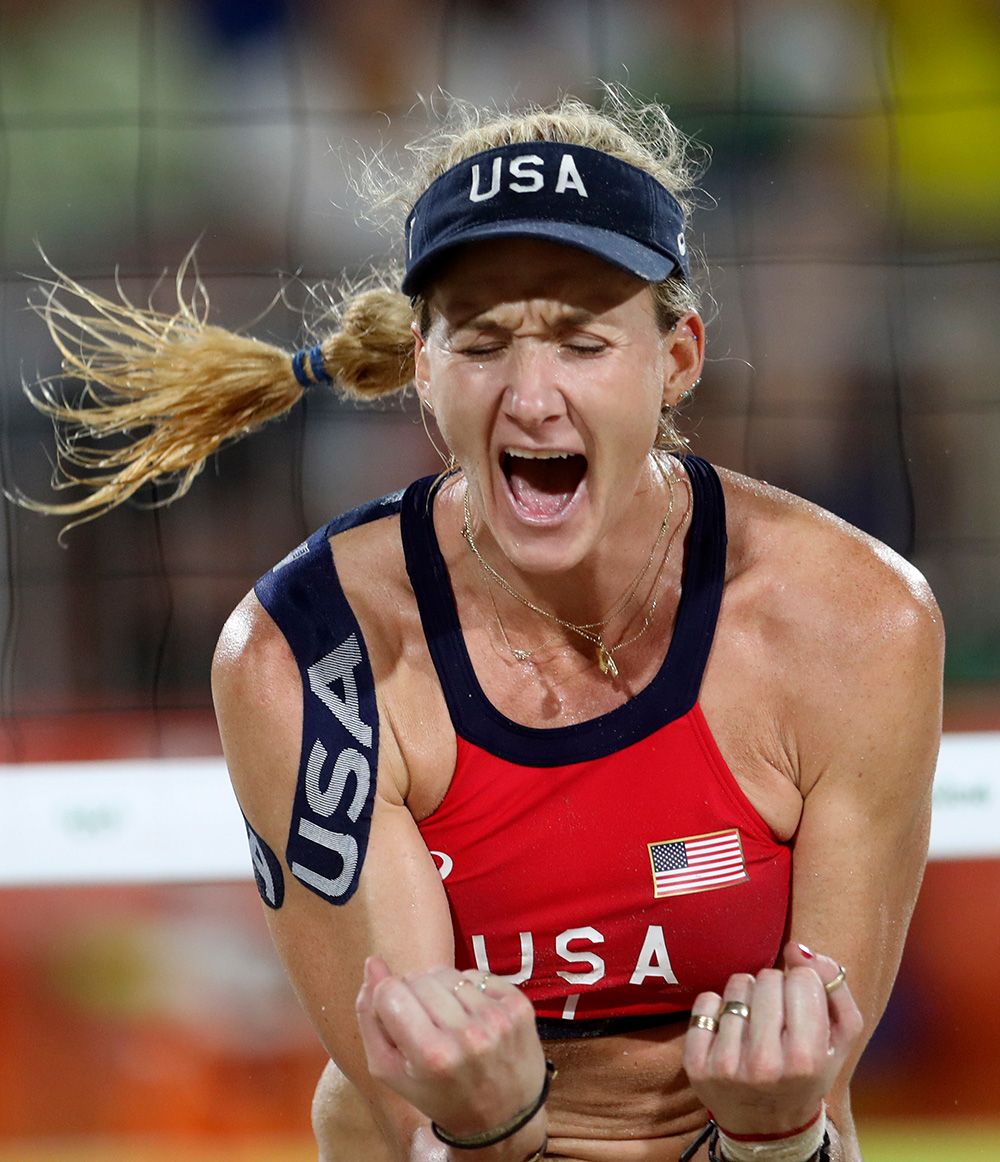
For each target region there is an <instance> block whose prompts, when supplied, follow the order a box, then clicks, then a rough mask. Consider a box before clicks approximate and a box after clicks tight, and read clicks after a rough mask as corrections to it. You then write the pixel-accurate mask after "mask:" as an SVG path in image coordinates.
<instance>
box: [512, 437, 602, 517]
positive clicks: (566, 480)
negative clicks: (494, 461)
mask: <svg viewBox="0 0 1000 1162" xmlns="http://www.w3.org/2000/svg"><path fill="white" fill-rule="evenodd" d="M500 462H501V466H502V468H503V474H504V476H505V477H506V478H507V484H508V486H509V488H510V493H511V496H512V497H513V498H514V503H515V505H516V506H517V508H518V509H519V510H520V511H521V513H522V514H523V515H524V516H526V517H529V518H533V519H536V520H544V519H546V518H549V517H554V516H558V515H559V514H560V513H561V512H563V511H564V510H565V509H566V508H568V507H569V504H570V502H571V501H572V499H573V497H574V496H575V495H576V491H577V489H578V488H579V486H580V481H581V480H583V478H584V476H585V475H586V472H587V457H586V456H581V455H578V454H576V453H573V452H555V451H544V450H538V451H527V450H525V449H523V448H516V449H506V450H505V451H504V453H503V455H502V457H501V461H500Z"/></svg>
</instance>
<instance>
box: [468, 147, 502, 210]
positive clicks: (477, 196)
mask: <svg viewBox="0 0 1000 1162" xmlns="http://www.w3.org/2000/svg"><path fill="white" fill-rule="evenodd" d="M502 165H503V158H502V157H495V158H494V159H493V178H492V182H491V184H490V188H489V189H488V190H487V191H486V193H485V194H481V193H480V192H479V163H478V162H476V164H475V165H474V166H473V167H472V189H471V190H469V201H470V202H485V201H488V200H489V199H490V198H495V197H496V196H497V194H498V193H499V191H500V167H501V166H502Z"/></svg>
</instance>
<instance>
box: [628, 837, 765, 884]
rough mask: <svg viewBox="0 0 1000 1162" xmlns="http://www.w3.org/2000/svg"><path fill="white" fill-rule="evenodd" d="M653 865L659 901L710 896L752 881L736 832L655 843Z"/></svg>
mask: <svg viewBox="0 0 1000 1162" xmlns="http://www.w3.org/2000/svg"><path fill="white" fill-rule="evenodd" d="M649 862H650V863H651V864H652V866H653V895H654V896H656V897H659V896H683V895H686V894H687V893H689V892H710V891H712V889H713V888H725V887H728V886H729V885H730V884H735V883H739V882H740V880H748V879H749V878H750V877H749V876H748V875H747V865H746V863H745V862H744V860H743V845H742V844H741V843H740V833H739V831H737V830H736V828H733V830H732V831H713V832H712V833H711V834H710V835H689V836H688V837H687V838H686V839H668V840H666V841H665V842H664V843H651V844H649Z"/></svg>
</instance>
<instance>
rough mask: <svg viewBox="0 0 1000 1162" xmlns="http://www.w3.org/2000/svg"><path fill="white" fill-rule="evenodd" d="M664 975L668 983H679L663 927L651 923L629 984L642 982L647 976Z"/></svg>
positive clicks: (663, 977)
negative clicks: (671, 963)
mask: <svg viewBox="0 0 1000 1162" xmlns="http://www.w3.org/2000/svg"><path fill="white" fill-rule="evenodd" d="M650 976H658V977H662V979H663V980H665V981H666V982H667V984H677V983H678V981H677V977H676V976H674V970H673V969H672V968H671V966H670V957H669V956H668V955H667V942H666V940H664V938H663V929H662V928H661V927H660V925H659V924H650V926H649V927H648V928H647V929H646V939H645V940H644V941H643V944H642V951H641V952H640V953H639V959H638V960H637V961H636V965H635V972H633V973H632V977H631V979H630V980H629V982H628V983H629V984H642V982H643V981H644V980H646V978H647V977H650Z"/></svg>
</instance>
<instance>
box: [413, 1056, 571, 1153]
mask: <svg viewBox="0 0 1000 1162" xmlns="http://www.w3.org/2000/svg"><path fill="white" fill-rule="evenodd" d="M555 1075H556V1067H555V1066H554V1065H553V1064H552V1062H551V1061H548V1060H546V1062H545V1082H544V1084H543V1085H542V1092H541V1093H540V1094H539V1095H538V1099H537V1100H536V1101H533V1102H532V1103H531V1105H530V1106H525V1108H524V1109H523V1110H521V1111H519V1112H518V1113H516V1114H515V1115H514V1116H513V1117H512V1118H510V1119H509V1120H508V1121H506V1122H504V1124H503V1125H502V1126H497V1127H496V1129H495V1130H483V1132H482V1133H480V1134H470V1135H469V1136H468V1137H467V1138H458V1137H456V1136H455V1135H454V1134H449V1133H448V1131H447V1130H442V1129H441V1127H440V1126H439V1125H438V1124H437V1122H431V1133H432V1134H433V1135H434V1137H435V1138H437V1140H438V1141H439V1142H444V1144H445V1145H446V1146H454V1147H455V1148H456V1149H457V1150H482V1149H484V1148H485V1147H486V1146H495V1145H496V1144H497V1142H502V1141H504V1139H505V1138H509V1137H511V1136H512V1135H514V1134H516V1133H517V1131H518V1130H520V1129H522V1128H523V1127H524V1126H526V1125H527V1124H528V1122H530V1121H531V1119H532V1118H533V1117H534V1116H535V1114H537V1113H538V1111H539V1110H540V1109H541V1108H542V1106H543V1105H545V1099H546V1098H547V1097H548V1096H549V1086H550V1085H551V1084H552V1079H553V1077H555ZM529 1162H530V1159H529Z"/></svg>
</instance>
